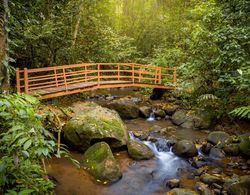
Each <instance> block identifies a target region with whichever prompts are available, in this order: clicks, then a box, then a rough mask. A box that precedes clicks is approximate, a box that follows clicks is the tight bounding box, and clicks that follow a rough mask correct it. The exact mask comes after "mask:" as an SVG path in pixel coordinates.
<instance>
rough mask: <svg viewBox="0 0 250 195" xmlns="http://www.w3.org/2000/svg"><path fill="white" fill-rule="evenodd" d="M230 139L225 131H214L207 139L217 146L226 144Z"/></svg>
mask: <svg viewBox="0 0 250 195" xmlns="http://www.w3.org/2000/svg"><path fill="white" fill-rule="evenodd" d="M229 138H230V135H229V134H228V133H226V132H223V131H213V132H211V133H209V135H208V137H207V140H208V141H209V142H210V143H212V144H214V145H216V144H218V143H219V142H220V143H222V142H225V141H226V140H227V139H229Z"/></svg>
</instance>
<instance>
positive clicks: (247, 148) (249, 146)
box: [239, 133, 250, 157]
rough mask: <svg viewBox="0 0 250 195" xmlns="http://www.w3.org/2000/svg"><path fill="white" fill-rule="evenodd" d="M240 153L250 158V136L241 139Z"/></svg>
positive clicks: (243, 136) (242, 136) (246, 135)
mask: <svg viewBox="0 0 250 195" xmlns="http://www.w3.org/2000/svg"><path fill="white" fill-rule="evenodd" d="M239 138H240V144H239V148H240V152H241V153H242V154H244V155H246V156H248V157H250V134H249V133H248V134H245V135H241V136H240V137H239Z"/></svg>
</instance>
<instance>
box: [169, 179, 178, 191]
mask: <svg viewBox="0 0 250 195" xmlns="http://www.w3.org/2000/svg"><path fill="white" fill-rule="evenodd" d="M166 185H167V186H168V187H169V188H171V189H172V188H178V187H179V186H180V180H179V179H170V180H168V181H167V184H166Z"/></svg>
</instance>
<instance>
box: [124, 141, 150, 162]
mask: <svg viewBox="0 0 250 195" xmlns="http://www.w3.org/2000/svg"><path fill="white" fill-rule="evenodd" d="M127 147H128V154H129V156H130V157H131V158H133V159H135V160H148V159H150V158H152V157H154V153H153V152H152V150H151V149H150V148H149V147H148V146H147V145H145V144H143V143H141V142H139V141H137V140H129V141H128V143H127Z"/></svg>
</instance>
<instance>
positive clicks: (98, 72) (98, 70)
mask: <svg viewBox="0 0 250 195" xmlns="http://www.w3.org/2000/svg"><path fill="white" fill-rule="evenodd" d="M97 80H98V81H97V82H98V86H100V64H97Z"/></svg>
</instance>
